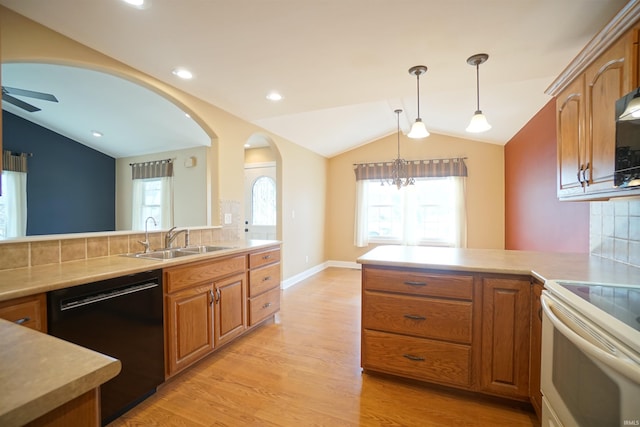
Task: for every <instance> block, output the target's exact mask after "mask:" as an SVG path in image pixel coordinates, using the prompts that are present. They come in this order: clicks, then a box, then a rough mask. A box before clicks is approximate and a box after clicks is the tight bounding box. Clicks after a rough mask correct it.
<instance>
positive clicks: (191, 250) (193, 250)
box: [178, 245, 233, 254]
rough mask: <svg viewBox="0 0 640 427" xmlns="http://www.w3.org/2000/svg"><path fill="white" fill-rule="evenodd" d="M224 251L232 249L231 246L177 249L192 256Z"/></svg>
mask: <svg viewBox="0 0 640 427" xmlns="http://www.w3.org/2000/svg"><path fill="white" fill-rule="evenodd" d="M226 249H233V246H206V245H205V246H189V247H188V248H179V249H178V250H179V251H181V252H188V253H194V254H206V253H208V252H216V251H224V250H226Z"/></svg>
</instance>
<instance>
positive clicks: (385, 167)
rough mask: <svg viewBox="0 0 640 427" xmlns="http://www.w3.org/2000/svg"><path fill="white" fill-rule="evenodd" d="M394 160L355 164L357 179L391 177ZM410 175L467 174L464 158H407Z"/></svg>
mask: <svg viewBox="0 0 640 427" xmlns="http://www.w3.org/2000/svg"><path fill="white" fill-rule="evenodd" d="M393 166H394V162H385V163H356V164H354V165H353V168H354V172H355V173H356V181H360V180H365V179H389V178H391V177H392V170H393ZM406 167H407V172H408V175H409V176H410V177H412V178H434V177H445V176H467V165H465V164H464V158H453V159H430V160H407V163H406Z"/></svg>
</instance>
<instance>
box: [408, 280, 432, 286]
mask: <svg viewBox="0 0 640 427" xmlns="http://www.w3.org/2000/svg"><path fill="white" fill-rule="evenodd" d="M404 284H405V285H409V286H427V282H412V281H411V280H407V281H406V282H404Z"/></svg>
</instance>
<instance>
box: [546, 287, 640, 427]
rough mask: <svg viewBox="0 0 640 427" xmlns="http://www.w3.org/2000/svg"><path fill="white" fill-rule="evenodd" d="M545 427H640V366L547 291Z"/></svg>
mask: <svg viewBox="0 0 640 427" xmlns="http://www.w3.org/2000/svg"><path fill="white" fill-rule="evenodd" d="M542 308H543V314H544V316H543V319H542V371H541V389H542V394H543V396H544V400H545V402H544V403H545V404H544V405H543V415H542V418H543V425H561V426H562V425H563V426H567V427H568V426H583V427H586V426H597V427H603V426H621V425H640V405H638V402H639V401H638V397H639V396H640V364H639V363H640V362H639V361H638V360H637V358H636V357H634V356H633V355H631V354H630V353H629V352H628V350H625V349H623V348H622V346H621V345H620V344H619V343H616V342H615V341H614V340H613V339H612V338H611V337H608V336H607V335H606V334H605V333H603V332H602V330H600V329H599V328H598V327H597V326H595V325H594V324H593V323H591V322H590V321H589V320H587V319H585V318H584V317H582V316H580V315H579V314H578V313H576V312H575V311H574V310H572V309H570V308H569V307H567V305H566V304H564V303H562V302H561V301H560V300H559V299H557V298H555V297H554V296H553V295H551V294H550V293H549V292H548V291H544V292H543V295H542Z"/></svg>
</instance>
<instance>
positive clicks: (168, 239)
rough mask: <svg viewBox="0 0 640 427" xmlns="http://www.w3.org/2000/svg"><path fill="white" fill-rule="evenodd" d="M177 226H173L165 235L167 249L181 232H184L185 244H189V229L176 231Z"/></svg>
mask: <svg viewBox="0 0 640 427" xmlns="http://www.w3.org/2000/svg"><path fill="white" fill-rule="evenodd" d="M176 228H177V227H171V228H170V229H169V231H167V234H166V235H165V236H164V247H165V249H169V248H170V247H171V245H172V244H173V241H174V240H175V239H176V237H178V235H179V234H180V233H184V246H185V247H187V246H189V229H188V228H184V229H182V230H180V231H175V230H176Z"/></svg>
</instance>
